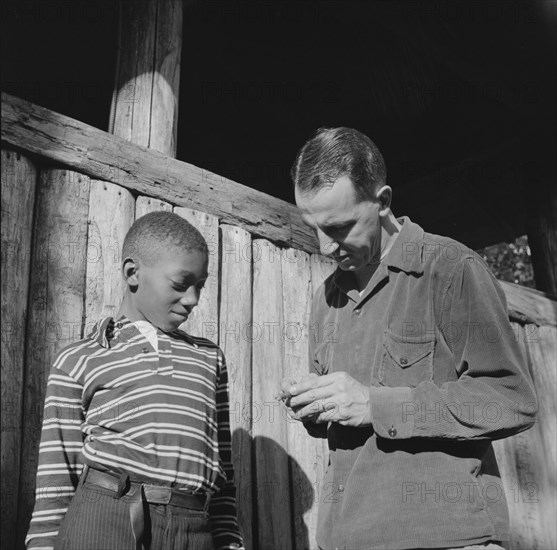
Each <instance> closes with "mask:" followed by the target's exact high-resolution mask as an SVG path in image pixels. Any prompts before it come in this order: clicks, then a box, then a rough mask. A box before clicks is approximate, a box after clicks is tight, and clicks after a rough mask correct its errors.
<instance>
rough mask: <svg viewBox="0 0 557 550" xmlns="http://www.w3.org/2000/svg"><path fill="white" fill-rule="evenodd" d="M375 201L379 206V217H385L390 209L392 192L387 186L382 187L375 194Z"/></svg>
mask: <svg viewBox="0 0 557 550" xmlns="http://www.w3.org/2000/svg"><path fill="white" fill-rule="evenodd" d="M375 198H376V200H377V201H378V202H379V204H380V210H379V215H380V216H386V215H387V214H388V213H389V210H390V208H391V200H392V198H393V190H392V188H391V187H390V186H389V185H383V187H381V188H380V189H379V191H377V193H376V194H375Z"/></svg>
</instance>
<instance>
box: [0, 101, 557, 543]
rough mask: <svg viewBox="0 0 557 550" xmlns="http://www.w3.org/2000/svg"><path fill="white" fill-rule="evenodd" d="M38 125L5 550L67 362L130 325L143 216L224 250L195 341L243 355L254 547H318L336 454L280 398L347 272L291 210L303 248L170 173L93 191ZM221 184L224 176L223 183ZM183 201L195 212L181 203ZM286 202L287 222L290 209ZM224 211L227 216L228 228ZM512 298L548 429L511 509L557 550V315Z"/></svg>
mask: <svg viewBox="0 0 557 550" xmlns="http://www.w3.org/2000/svg"><path fill="white" fill-rule="evenodd" d="M43 111H46V110H43ZM3 114H4V103H3ZM12 114H13V113H12ZM58 116H59V115H58ZM29 121H30V117H29V116H27V117H26V116H23V117H22V116H19V117H18V118H17V120H16V119H14V118H13V117H12V119H11V121H9V124H8V125H7V126H8V127H7V128H6V129H5V126H3V128H2V137H3V140H4V143H3V149H2V402H1V404H2V419H1V421H2V451H1V452H2V455H1V460H2V492H1V499H2V535H1V536H2V548H6V549H8V548H10V549H12V548H14V549H19V548H22V547H23V539H24V536H25V533H26V530H27V527H28V522H29V517H30V514H31V510H32V506H33V502H34V484H35V470H36V465H37V454H38V444H39V436H40V426H41V417H42V407H43V399H44V393H45V385H46V377H47V375H48V371H49V368H50V365H51V363H52V360H53V358H54V356H55V354H56V353H57V352H58V351H59V350H60V349H61V348H62V347H63V346H65V345H67V344H68V343H70V342H72V341H74V340H76V339H79V338H81V337H82V336H83V335H84V334H86V333H87V332H88V330H89V329H90V328H91V326H92V325H93V324H94V323H95V321H96V320H97V319H99V318H100V317H102V316H104V315H110V314H114V313H115V312H116V311H117V309H118V307H119V303H120V299H121V296H122V292H123V282H122V281H121V278H120V275H119V261H120V249H121V245H122V242H123V238H124V235H125V233H126V231H127V229H128V228H129V227H130V225H131V224H132V222H133V220H134V219H135V218H136V217H139V216H141V215H143V214H145V213H147V212H150V211H154V210H173V211H175V212H176V213H178V214H180V215H181V216H183V217H185V218H186V219H188V220H189V221H191V222H192V223H193V224H194V225H196V227H198V228H199V229H200V231H201V232H202V233H203V234H204V236H205V237H206V239H207V241H208V243H209V247H210V260H209V261H210V265H209V271H210V276H209V280H208V282H207V285H206V287H205V288H206V290H204V292H203V294H202V297H201V301H200V304H199V306H198V307H197V308H196V310H195V313H194V315H192V318H191V319H190V320H188V323H187V329H188V330H189V331H190V332H192V333H193V334H198V335H203V336H206V337H208V338H210V339H212V340H214V341H217V342H218V343H219V345H220V346H221V347H222V348H223V349H224V351H225V355H226V357H227V362H228V366H229V370H230V402H231V426H232V430H233V456H234V462H235V466H236V475H237V484H238V496H239V498H238V500H239V516H240V524H241V528H242V531H243V534H244V537H245V539H246V544H247V547H248V548H250V549H251V548H253V549H261V550H267V549H269V550H303V549H306V548H307V549H309V548H312V549H313V548H316V545H315V529H316V512H317V503H318V501H319V499H320V496H321V495H320V489H319V480H320V479H321V478H322V477H323V474H324V470H325V468H326V464H327V460H328V459H327V449H326V444H325V443H324V442H323V441H320V440H319V441H317V440H313V439H311V438H309V437H308V436H307V435H306V434H305V432H304V430H303V428H301V427H300V425H299V424H298V423H294V422H290V421H288V420H287V419H286V417H285V415H284V412H283V410H282V409H281V407H280V406H279V404H278V403H277V401H276V400H275V398H274V396H275V394H276V392H277V388H278V386H279V381H280V380H281V379H282V378H283V377H284V376H293V377H296V376H297V375H299V374H300V373H305V372H307V344H308V340H309V338H312V337H314V335H315V333H314V331H315V330H316V327H309V326H308V313H309V307H310V300H311V296H312V294H313V292H314V291H315V289H316V288H317V286H318V285H319V284H320V283H321V282H322V281H323V279H324V278H325V277H326V276H327V274H328V273H330V272H331V270H332V264H331V263H330V262H328V261H327V260H325V259H323V258H322V257H320V256H319V255H317V254H314V253H312V252H311V249H308V246H305V244H304V243H307V242H308V241H307V240H306V239H307V237H306V235H305V234H304V233H303V231H302V230H300V231H298V230H296V231H293V230H292V219H293V216H294V214H293V213H292V212H291V211H289V213H288V215H287V216H286V217H287V218H288V220H289V223H291V226H290V227H286V228H282V229H281V231H282V233H281V234H282V235H287V237H284V238H282V237H281V238H278V239H277V240H276V241H274V242H273V241H272V240H267V239H263V238H259V237H258V236H257V234H259V235H267V234H270V233H272V225H273V223H275V222H274V221H273V220H271V221H270V222H269V220H267V222H269V223H267V225H266V226H265V227H263V224H262V227H263V229H262V230H261V231H255V230H254V231H253V232H250V231H247V230H246V225H245V223H243V222H242V223H241V224H238V225H236V224H234V223H230V221H231V216H232V215H233V214H231V212H232V213H233V210H234V208H242V205H241V204H238V203H236V206H235V207H234V206H227V205H224V206H223V205H218V206H214V205H210V204H209V203H208V202H207V204H208V205H209V206H208V207H207V208H204V210H205V211H203V212H201V211H198V210H193V209H191V208H190V207H189V206H185V205H184V200H186V199H184V200H182V199H183V197H185V196H186V194H184V192H183V191H181V193H182V195H177V194H176V192H175V188H171V189H170V191H168V192H166V191H165V189H164V186H162V185H161V184H160V182H165V181H166V180H165V178H166V177H168V171H166V172H165V171H162V172H161V173H160V174H156V173H155V174H154V176H153V177H154V178H156V181H155V182H154V183H152V184H150V185H151V186H150V187H149V185H147V184H142V185H143V187H142V189H143V191H149V190H151V192H150V193H146V192H140V190H138V186H137V184H136V181H135V180H134V181H132V182H131V183H130V182H127V181H125V180H123V181H120V182H114V181H106V180H103V178H99V177H96V178H95V177H91V170H92V169H91V166H89V167H88V169H87V172H89V175H86V174H85V173H83V171H80V170H76V169H75V168H76V164H78V161H76V160H75V158H73V157H71V155H70V154H69V153H68V154H66V153H64V155H65V156H63V155H62V157H63V158H64V159H65V161H66V162H64V164H65V165H63V166H60V164H59V163H60V160H61V158H62V157H61V156H60V155H61V153H60V152H59V151H60V148H58V149H56V148H55V147H54V146H53V145H52V144H53V143H54V141H55V140H56V139H61V138H60V135H59V134H58V133H57V132H56V131H55V130H53V126H52V124H51V126H50V127H48V128H45V127H43V128H42V130H41V132H40V133H39V132H37V134H40V135H38V139H39V140H40V139H46V140H47V141H48V142H49V143H50V149H49V148H48V147H46V146H45V148H44V149H42V151H43V153H44V151H46V153H45V154H44V156H41V157H39V156H37V155H36V153H37V152H38V151H39V150H40V149H41V147H40V146H39V145H37V144H35V145H34V146H33V147H32V146H30V145H29V140H30V139H31V138H29V137H28V138H26V139H27V141H25V140H24V139H20V138H18V137H17V135H18V132H24V131H27V130H28V129H29V125H30V122H29ZM73 123H75V124H76V125H77V124H81V123H77V121H73ZM18 125H19V127H18ZM82 126H85V125H82ZM49 132H50V134H49ZM94 132H100V131H99V130H95V129H92V131H91V133H92V134H94ZM14 136H16V137H14ZM45 136H46V137H45ZM64 138H66V134H64ZM90 139H91V142H90V143H88V146H89V147H91V148H92V147H93V143H92V141H93V139H94V138H93V137H91V138H90ZM107 139H108V138H107ZM110 139H112V140H113V143H117V144H118V143H120V142H118V141H117V140H116V138H114V137H113V136H111V138H110ZM66 142H67V139H66ZM67 143H68V142H67ZM127 146H128V145H127ZM14 147H17V148H18V149H17V150H14ZM71 147H74V148H75V149H76V150H78V149H80V148H81V149H83V150H86V151H87V148H86V146H85V145H84V144H83V143H78V144H75V143H74V144H72V143H69V148H71ZM129 147H131V148H132V149H133V148H134V147H135V148H136V149H137V151H134V155H135V156H134V158H137V156H138V151H139V153H141V154H147V155H148V154H151V153H145V152H144V151H143V150H141V148H139V146H134V145H129ZM89 150H90V149H89ZM53 151H54V152H53ZM117 153H118V152H117V151H113V154H114V156H117ZM120 154H121V150H120ZM152 154H155V153H152ZM56 155H59V156H56ZM108 157H109V155H108V153H107V154H106V156H105V157H104V158H107V159H108ZM54 161H57V162H58V164H57V165H55V164H54ZM125 161H126V159H125V158H123V160H122V162H125ZM172 162H173V163H177V165H179V164H183V165H184V167H185V168H184V169H188V167H189V165H186V164H185V163H179V161H174V160H172ZM97 169H98V166H97V168H95V169H94V170H93V172H94V171H95V170H97ZM151 172H152V173H153V169H151ZM133 177H135V178H137V177H139V176H136V175H134V176H133ZM216 178H218V176H215V175H214V174H211V175H210V177H208V178H207V181H209V182H214V181H215V180H216ZM236 185H237V184H236ZM246 192H247V193H248V191H246ZM165 193H166V198H167V200H164V198H165ZM177 196H179V197H182V198H180V200H179V201H178V200H176V197H177ZM268 200H269V201H270V202H273V201H275V199H272V198H270V197H269V198H268ZM187 201H189V199H187ZM202 202H203V201H202ZM277 204H278V205H279V206H277V207H276V211H277V212H278V211H280V206H281V205H280V201H277ZM244 206H245V207H246V208H249V204H248V205H244ZM269 208H270V209H271V210H272V208H274V207H269ZM215 209H217V210H218V209H220V210H219V212H221V211H222V212H223V213H224V214H223V215H214V213H215ZM207 212H211V213H207ZM234 215H237V214H234ZM249 215H250V213H249V212H248V213H247V214H246V216H244V218H249ZM275 220H280V215H278V216H276V217H275ZM277 223H278V221H277ZM253 224H254V228H255V229H256V228H257V223H255V221H254V222H253ZM240 225H243V227H242V226H240ZM294 225H295V224H294ZM260 229H261V228H260ZM288 235H290V236H292V235H299V238H298V239H296V237H294V238H293V240H292V241H291V242H293V243H301V244H299V246H285V241H288V239H289V238H290V237H288ZM504 288H505V292H506V294H507V297H508V301H509V314H510V318H511V321H512V322H513V327H514V329H515V332H516V335H517V338H518V340H519V342H520V343H521V345H522V346H523V348H524V351H525V354H526V356H527V357H528V366H529V369H530V372H531V374H532V377H533V379H534V381H535V384H536V389H537V391H538V395H539V398H540V403H541V412H540V419H539V422H538V423H537V424H536V425H535V426H534V427H533V428H532V429H531V430H529V431H527V432H525V433H523V434H520V435H517V436H515V437H512V438H509V439H506V440H504V441H500V442H497V443H496V453H497V456H498V459H499V462H500V465H501V470H502V475H503V481H504V486H505V490H506V493H507V499H508V501H509V505H510V511H511V520H512V540H511V548H512V549H517V550H518V549H524V550H542V549H553V548H556V547H557V535H556V533H555V522H554V518H555V515H556V512H557V510H556V500H555V488H556V479H555V472H556V471H557V464H556V455H555V443H554V442H555V437H556V412H557V411H556V403H555V384H556V372H555V356H556V352H557V320H556V317H557V315H556V311H555V302H553V301H551V300H550V299H549V298H547V297H545V296H543V295H542V293H538V292H536V291H531V290H528V289H524V288H521V287H517V286H515V285H510V284H504Z"/></svg>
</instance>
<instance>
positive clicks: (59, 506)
mask: <svg viewBox="0 0 557 550" xmlns="http://www.w3.org/2000/svg"><path fill="white" fill-rule="evenodd" d="M59 366H60V356H59V358H58V359H57V361H56V362H55V363H54V366H53V367H52V368H51V370H50V374H49V377H48V382H47V389H46V398H45V405H44V414H43V423H42V431H41V442H40V446H39V464H38V468H37V481H36V489H35V507H34V510H33V515H32V517H31V523H30V526H29V531H28V533H27V537H26V539H25V544H26V546H27V548H28V549H34V550H38V549H40V550H47V549H52V548H53V547H54V541H55V540H56V537H57V535H58V530H59V528H60V524H61V523H62V520H63V518H64V515H65V514H66V511H67V509H68V506H69V503H70V501H71V499H72V497H73V496H74V494H75V491H76V489H77V485H78V482H79V476H80V474H81V471H82V470H83V464H82V463H81V461H80V455H81V449H82V447H83V437H82V433H81V424H82V422H83V421H84V414H83V410H82V401H81V396H82V389H83V388H82V386H81V385H80V384H78V383H77V382H76V381H75V380H74V379H73V378H72V377H70V376H69V375H68V374H66V373H65V372H64V371H63V370H61V369H60V368H58V367H59Z"/></svg>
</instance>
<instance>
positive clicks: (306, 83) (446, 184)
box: [1, 0, 557, 248]
mask: <svg viewBox="0 0 557 550" xmlns="http://www.w3.org/2000/svg"><path fill="white" fill-rule="evenodd" d="M555 6H556V3H555V2H550V1H520V2H519V1H516V0H506V1H502V0H501V1H488V0H486V1H473V0H467V1H454V0H453V1H451V0H445V1H436V2H433V1H420V0H408V1H404V2H403V1H398V0H393V1H365V2H364V1H362V2H354V1H328V0H322V1H313V0H306V1H294V0H283V1H265V0H259V1H248V0H245V1H244V0H227V1H216V0H200V1H189V2H186V4H185V8H184V28H183V51H182V68H181V82H180V100H179V101H180V102H179V125H178V154H177V156H178V158H179V159H180V160H184V161H187V162H190V163H192V164H195V165H197V166H200V167H203V168H205V169H208V170H211V171H213V172H216V173H218V174H221V175H224V176H226V177H228V178H230V179H233V180H235V181H237V182H239V183H242V184H245V185H248V186H250V187H253V188H256V189H259V190H262V191H264V192H266V193H269V194H271V195H274V196H275V197H279V198H282V199H284V200H287V201H290V202H293V191H292V186H291V182H290V178H289V170H290V166H291V164H292V162H293V160H294V158H295V155H296V152H297V150H298V148H299V147H300V146H301V145H302V144H303V143H304V141H305V140H306V139H307V138H308V137H309V136H310V135H311V134H312V133H313V132H314V131H315V130H316V129H317V128H319V127H321V126H352V127H355V128H357V129H359V130H361V131H363V132H364V133H367V134H368V135H369V136H370V137H371V138H372V139H373V140H374V141H375V143H376V144H377V145H378V147H379V148H380V150H381V151H382V153H383V155H384V157H385V160H386V163H387V171H388V183H389V184H390V185H391V186H392V187H393V188H394V189H395V196H394V197H395V198H394V204H393V211H394V212H395V214H397V215H402V214H407V215H409V216H410V217H411V218H412V219H414V220H415V221H417V222H419V223H421V224H422V225H423V226H424V227H425V228H426V229H428V230H429V231H432V232H436V233H442V234H446V235H449V236H453V237H455V238H458V239H459V240H462V241H464V242H466V244H468V245H470V246H472V247H474V248H479V247H481V246H486V245H489V244H493V243H496V242H499V241H501V240H512V239H514V238H515V237H517V236H519V235H522V234H524V233H525V230H526V224H527V219H528V216H529V215H531V214H530V212H529V208H528V204H529V197H532V195H533V194H535V193H536V192H537V191H536V190H537V188H539V187H540V186H543V185H549V184H551V185H553V184H554V182H555V161H554V156H555V151H556V150H557V147H556V145H557V143H556V131H555V128H556V126H557V116H556V109H555V98H556V97H557V87H556V58H557V55H556V32H555V30H556V28H557V18H556V17H555V11H556V9H555ZM1 13H2V27H3V28H2V68H3V71H2V89H3V90H4V91H7V92H9V93H11V94H13V95H16V96H19V97H23V98H25V99H27V100H29V101H32V102H34V103H37V104H39V105H42V106H44V107H48V108H50V109H52V110H54V111H58V112H61V113H63V114H66V115H69V116H71V117H74V118H76V119H78V120H81V121H83V122H86V123H88V124H91V125H93V126H96V127H98V128H101V129H104V130H107V129H108V119H109V110H110V101H111V94H112V88H113V82H114V72H115V62H116V49H117V36H118V2H116V1H111V2H108V1H103V2H98V1H89V2H82V1H64V2H60V1H56V2H28V1H20V2H4V3H3V5H2V12H1Z"/></svg>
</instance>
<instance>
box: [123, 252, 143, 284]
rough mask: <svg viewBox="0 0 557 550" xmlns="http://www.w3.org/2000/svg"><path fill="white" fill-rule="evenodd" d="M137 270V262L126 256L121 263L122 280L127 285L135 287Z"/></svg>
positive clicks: (137, 281) (137, 282)
mask: <svg viewBox="0 0 557 550" xmlns="http://www.w3.org/2000/svg"><path fill="white" fill-rule="evenodd" d="M138 271H139V264H138V262H136V261H135V260H134V259H133V258H126V259H125V260H124V263H123V264H122V276H123V277H124V281H126V284H127V285H128V286H129V287H137V286H138V285H139V280H138V278H137V274H138Z"/></svg>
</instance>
